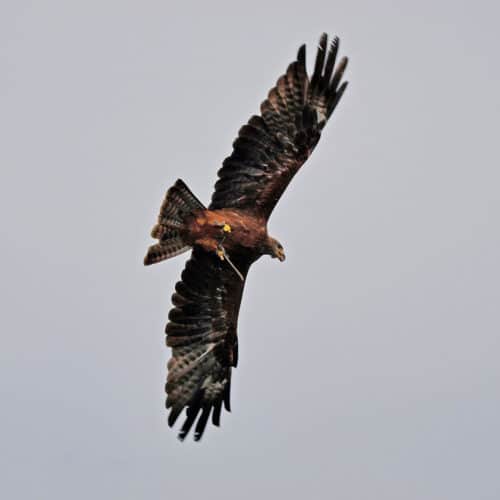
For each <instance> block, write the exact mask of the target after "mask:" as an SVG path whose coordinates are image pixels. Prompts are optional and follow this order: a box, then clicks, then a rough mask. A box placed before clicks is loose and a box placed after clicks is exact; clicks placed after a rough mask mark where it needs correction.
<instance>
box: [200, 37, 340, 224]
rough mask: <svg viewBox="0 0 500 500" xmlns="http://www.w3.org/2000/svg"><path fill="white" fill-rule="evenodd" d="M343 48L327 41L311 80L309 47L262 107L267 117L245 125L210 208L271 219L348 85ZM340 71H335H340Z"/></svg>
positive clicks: (322, 44)
mask: <svg viewBox="0 0 500 500" xmlns="http://www.w3.org/2000/svg"><path fill="white" fill-rule="evenodd" d="M338 46H339V40H338V38H334V39H333V41H332V42H331V44H330V46H329V47H328V39H327V35H326V34H323V35H322V36H321V39H320V42H319V46H318V52H317V56H316V62H315V65H314V71H313V75H312V78H311V81H309V78H308V76H307V72H306V52H305V45H302V46H301V47H300V49H299V52H298V55H297V60H296V61H294V62H293V63H292V64H290V66H289V67H288V69H287V72H286V74H285V75H283V76H282V77H281V78H279V80H278V82H277V84H276V86H275V87H274V88H273V89H271V91H270V92H269V95H268V98H267V99H266V100H265V101H264V102H263V103H262V105H261V115H260V116H253V117H252V118H250V120H249V122H248V123H247V124H246V125H244V126H243V127H242V128H241V129H240V131H239V134H238V138H237V139H236V141H235V142H234V143H233V152H232V154H231V156H229V157H228V158H226V159H225V160H224V163H223V166H222V168H221V169H220V170H219V172H218V176H219V180H218V181H217V183H216V184H215V192H214V194H213V196H212V203H211V205H210V207H209V208H210V209H217V208H238V209H243V210H249V211H251V212H258V213H260V214H263V215H264V216H265V217H266V218H268V217H269V216H270V215H271V212H272V210H273V208H274V207H275V205H276V203H277V202H278V200H279V198H280V197H281V195H282V194H283V192H284V191H285V189H286V187H287V186H288V184H289V182H290V181H291V179H292V178H293V176H294V175H295V174H296V173H297V171H298V170H299V168H300V167H301V166H302V165H303V164H304V162H305V161H306V160H307V158H308V157H309V155H310V154H311V152H312V151H313V149H314V147H315V146H316V144H317V142H318V140H319V138H320V135H321V130H322V129H323V127H324V126H325V124H326V122H327V120H328V118H329V117H330V115H331V114H332V112H333V110H334V109H335V107H336V106H337V104H338V102H339V100H340V98H341V97H342V94H343V93H344V91H345V89H346V87H347V82H344V83H342V84H340V82H341V80H342V76H343V73H344V70H345V68H346V66H347V58H345V57H344V58H342V59H341V60H340V62H339V64H338V66H337V68H336V69H335V61H336V58H337V51H338ZM334 70H335V71H334Z"/></svg>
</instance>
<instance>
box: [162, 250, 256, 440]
mask: <svg viewBox="0 0 500 500" xmlns="http://www.w3.org/2000/svg"><path fill="white" fill-rule="evenodd" d="M232 260H233V262H234V263H235V265H236V266H237V267H238V269H239V270H240V271H241V273H242V274H243V276H245V277H246V275H247V272H248V269H249V267H250V265H251V263H252V260H251V259H249V258H247V257H245V256H238V255H234V256H232ZM243 286H244V283H243V281H241V280H240V279H239V278H238V277H237V276H236V274H235V272H234V271H233V269H231V267H229V266H228V265H227V263H226V262H222V261H221V260H220V259H219V258H218V257H217V256H216V255H214V254H212V253H208V252H206V251H205V250H203V249H202V248H201V247H195V248H194V250H193V252H192V254H191V258H190V260H188V262H187V263H186V267H185V269H184V271H183V272H182V276H181V281H179V282H178V283H177V284H176V286H175V293H174V295H173V296H172V302H173V304H174V306H175V307H174V308H173V309H172V310H171V311H170V313H169V322H168V324H167V327H166V333H167V346H169V347H171V348H172V357H171V358H170V360H169V362H168V378H167V384H166V391H167V408H170V414H169V417H168V424H169V426H172V425H174V423H175V421H176V420H177V418H178V417H179V415H180V413H181V412H182V410H183V409H184V408H185V407H186V408H187V409H186V419H185V421H184V424H183V426H182V428H181V431H180V433H179V439H181V440H182V439H184V438H185V437H186V435H187V433H188V432H189V430H190V429H191V427H192V426H193V424H194V422H195V420H197V419H198V420H197V423H196V427H195V434H194V439H195V440H196V441H198V440H199V439H200V438H201V437H202V435H203V431H204V430H205V426H206V424H207V422H208V419H209V417H210V414H211V415H212V423H213V424H214V425H216V426H218V425H219V423H220V414H221V409H222V404H224V406H225V408H226V410H228V411H230V386H231V368H232V367H235V366H236V364H237V362H238V339H237V336H236V328H237V322H238V312H239V308H240V303H241V296H242V293H243Z"/></svg>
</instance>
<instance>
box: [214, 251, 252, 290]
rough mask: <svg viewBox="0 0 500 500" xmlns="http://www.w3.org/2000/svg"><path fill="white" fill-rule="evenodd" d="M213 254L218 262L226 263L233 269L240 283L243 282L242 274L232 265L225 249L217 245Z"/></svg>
mask: <svg viewBox="0 0 500 500" xmlns="http://www.w3.org/2000/svg"><path fill="white" fill-rule="evenodd" d="M215 253H216V254H217V257H219V259H220V260H225V261H227V263H228V264H229V265H230V266H231V267H232V268H233V270H234V272H235V273H236V274H237V275H238V277H239V278H240V280H241V281H245V278H244V277H243V274H241V273H240V271H239V269H238V268H237V267H236V266H235V265H234V264H233V261H232V260H231V259H230V258H229V255H228V254H227V252H226V249H225V248H224V247H223V246H222V245H221V244H219V246H218V247H217V250H216V252H215Z"/></svg>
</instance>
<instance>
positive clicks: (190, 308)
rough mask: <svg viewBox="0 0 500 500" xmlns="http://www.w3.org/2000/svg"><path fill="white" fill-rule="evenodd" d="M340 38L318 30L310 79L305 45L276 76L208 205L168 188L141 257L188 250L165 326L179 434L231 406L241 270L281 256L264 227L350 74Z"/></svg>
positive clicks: (199, 428) (199, 429)
mask: <svg viewBox="0 0 500 500" xmlns="http://www.w3.org/2000/svg"><path fill="white" fill-rule="evenodd" d="M337 50H338V39H337V38H334V39H333V41H332V42H331V44H330V46H328V42H327V36H326V35H325V34H323V35H322V37H321V39H320V42H319V46H318V51H317V56H316V61H315V64H314V70H313V73H312V78H311V79H309V77H308V75H307V71H306V59H305V57H306V54H305V46H302V47H300V49H299V52H298V54H297V59H296V60H295V61H294V62H292V63H291V64H290V65H289V66H288V69H287V71H286V73H285V74H284V75H283V76H282V77H281V78H279V79H278V82H277V83H276V86H275V87H274V88H273V89H271V91H270V92H269V94H268V97H267V99H266V100H265V101H264V102H263V103H262V104H261V108H260V111H261V112H260V115H254V116H252V117H251V118H250V120H249V121H248V123H247V124H246V125H244V126H243V127H242V128H241V129H240V131H239V133H238V137H237V139H236V140H235V142H234V143H233V152H232V154H231V155H230V156H229V157H227V158H226V159H225V160H224V162H223V164H222V168H221V169H220V170H219V172H218V177H219V179H218V181H217V182H216V184H215V192H214V193H213V195H212V201H211V203H210V205H209V206H208V207H205V206H204V205H203V204H202V203H201V202H200V201H199V200H198V199H197V198H196V196H195V195H194V194H193V193H192V192H191V191H190V190H189V188H188V187H187V186H186V184H184V182H183V181H181V180H178V181H177V182H176V183H175V184H174V185H173V186H172V187H171V188H170V189H169V190H168V191H167V194H166V196H165V199H164V201H163V204H162V206H161V208H160V214H159V216H158V222H157V224H156V225H155V226H154V228H153V230H152V232H151V235H152V237H153V238H156V239H157V240H158V242H157V243H155V244H154V245H152V246H151V247H149V249H148V252H147V255H146V257H145V259H144V263H145V264H146V265H149V264H154V263H156V262H160V261H162V260H165V259H168V258H171V257H174V256H176V255H179V254H181V253H183V252H186V251H188V250H192V253H191V257H190V259H189V260H188V261H187V263H186V267H185V269H184V271H183V272H182V275H181V280H180V281H179V282H178V283H177V284H176V286H175V293H174V294H173V296H172V303H173V306H174V307H173V308H172V309H171V310H170V313H169V316H168V318H169V322H168V324H167V327H166V333H167V346H169V347H171V348H172V357H171V358H170V360H169V362H168V377H167V384H166V392H167V402H166V406H167V408H169V409H170V414H169V417H168V424H169V425H170V426H172V425H173V424H174V423H175V421H176V420H177V418H178V417H179V415H180V414H181V412H182V411H183V410H184V409H186V418H185V421H184V423H183V425H182V428H181V430H180V433H179V438H181V439H184V437H185V436H186V435H187V433H188V432H189V430H190V429H191V427H192V426H193V425H194V424H195V422H196V425H195V434H194V437H195V440H198V439H200V438H201V436H202V434H203V432H204V430H205V427H206V425H207V422H208V419H209V418H210V417H211V420H212V423H213V424H214V425H216V426H218V425H219V424H220V415H221V409H222V405H224V407H225V408H226V410H229V409H230V386H231V374H232V368H234V367H236V365H237V362H238V337H237V333H236V331H237V322H238V313H239V308H240V303H241V298H242V294H243V287H244V284H245V279H246V275H247V273H248V270H249V269H250V266H251V265H252V264H253V263H254V262H255V261H256V260H257V259H258V258H259V257H261V256H262V255H265V254H267V255H270V256H271V257H273V258H277V259H279V260H280V261H283V260H285V254H284V251H283V247H282V245H281V244H280V243H279V242H278V241H277V240H276V239H275V238H272V237H271V236H269V234H268V232H267V224H268V220H269V217H270V215H271V213H272V211H273V209H274V207H275V206H276V203H277V202H278V200H279V199H280V197H281V195H282V194H283V192H284V191H285V189H286V187H287V186H288V184H289V182H290V181H291V179H292V178H293V177H294V175H295V174H296V173H297V172H298V170H299V169H300V167H301V166H302V165H303V164H304V162H305V161H306V160H307V158H308V157H309V155H310V154H311V152H312V151H313V150H314V148H315V146H316V144H317V143H318V141H319V138H320V136H321V131H322V129H323V127H324V126H325V124H326V122H327V121H328V118H329V117H330V116H331V114H332V113H333V110H334V109H335V107H336V106H337V104H338V102H339V100H340V98H341V96H342V94H343V92H344V90H345V88H346V86H347V82H344V83H341V80H342V75H343V73H344V70H345V68H346V66H347V59H346V58H342V59H341V60H340V61H339V64H338V65H337V66H336V58H337Z"/></svg>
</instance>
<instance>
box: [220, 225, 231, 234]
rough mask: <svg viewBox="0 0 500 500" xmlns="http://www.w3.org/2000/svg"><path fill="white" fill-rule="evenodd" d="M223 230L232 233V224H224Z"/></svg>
mask: <svg viewBox="0 0 500 500" xmlns="http://www.w3.org/2000/svg"><path fill="white" fill-rule="evenodd" d="M222 230H223V231H224V232H225V233H230V232H231V226H230V225H229V224H224V226H222Z"/></svg>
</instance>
